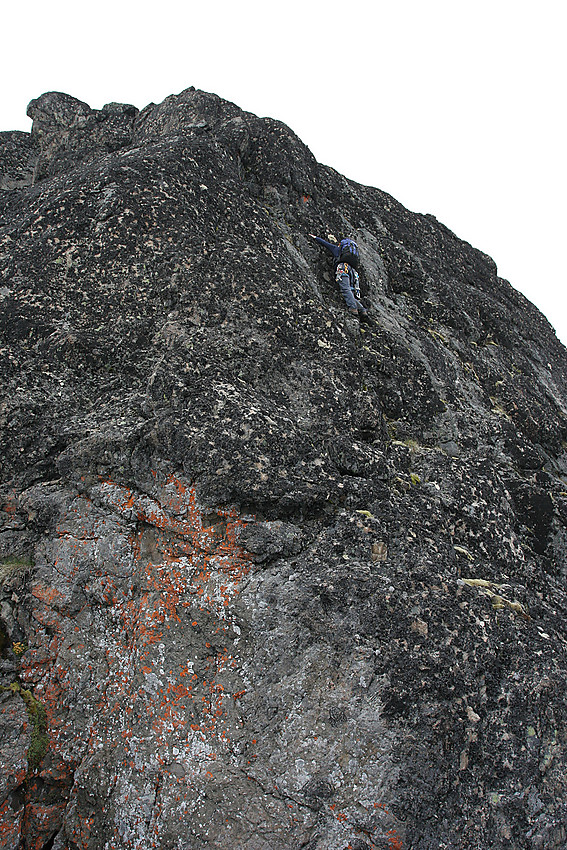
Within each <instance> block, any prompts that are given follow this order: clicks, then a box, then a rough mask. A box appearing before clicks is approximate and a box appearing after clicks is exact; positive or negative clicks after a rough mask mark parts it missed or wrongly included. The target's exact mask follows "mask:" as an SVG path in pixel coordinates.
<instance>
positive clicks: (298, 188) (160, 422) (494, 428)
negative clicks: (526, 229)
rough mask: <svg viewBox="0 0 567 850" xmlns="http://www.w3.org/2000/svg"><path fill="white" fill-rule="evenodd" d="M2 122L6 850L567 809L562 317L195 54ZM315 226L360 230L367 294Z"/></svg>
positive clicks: (324, 830) (547, 837) (338, 831)
mask: <svg viewBox="0 0 567 850" xmlns="http://www.w3.org/2000/svg"><path fill="white" fill-rule="evenodd" d="M28 114H29V115H30V116H31V117H32V118H33V129H32V132H31V134H30V136H28V135H26V134H25V133H3V134H1V136H0V186H1V187H2V189H3V190H4V191H2V192H0V270H1V275H2V279H1V281H0V299H1V301H0V304H1V318H0V333H1V341H0V345H1V353H2V370H1V374H0V380H1V383H2V398H1V407H0V440H1V457H2V484H1V490H0V508H1V510H0V557H1V561H0V563H1V565H2V566H1V568H0V569H1V572H0V578H1V580H2V590H1V598H0V603H1V609H0V615H1V624H2V628H1V637H2V659H1V662H0V672H1V683H0V684H1V689H0V709H1V713H0V725H1V732H2V735H1V741H2V743H1V745H0V757H1V758H2V761H3V769H2V772H1V777H2V779H1V782H0V796H1V800H0V836H1V837H2V846H3V847H5V848H7V850H16V848H33V850H41V848H43V849H44V850H48V848H51V849H52V850H79V848H81V850H87V849H88V850H111V848H129V850H130V848H131V849H132V850H133V849H134V848H144V850H146V848H151V847H156V848H161V850H212V848H215V850H218V848H227V850H228V848H230V850H233V849H234V848H238V850H290V848H297V850H299V848H303V850H347V848H351V850H369V849H370V850H392V849H393V850H401V848H403V850H409V848H416V850H417V848H419V850H426V848H427V850H439V848H470V850H486V848H487V847H490V848H497V850H500V848H502V850H504V848H516V849H517V850H519V848H529V850H550V848H556V850H559V848H564V847H565V846H566V842H567V831H566V823H567V804H566V800H567V779H566V776H567V773H566V767H567V759H566V733H567V729H566V719H567V707H566V703H565V686H566V682H567V665H566V647H567V630H566V627H565V614H566V611H567V593H566V589H565V583H566V578H567V560H566V553H567V443H566V441H567V378H566V375H567V352H566V350H565V348H563V346H562V345H561V344H560V343H559V342H558V341H557V339H556V337H555V335H554V333H553V330H552V329H551V327H550V326H549V324H548V323H547V321H546V320H545V319H544V318H543V317H542V316H541V315H540V313H539V312H538V311H537V310H536V308H535V307H533V306H532V305H531V304H530V303H529V302H528V301H527V300H526V299H525V298H523V297H522V296H521V295H520V294H518V293H517V292H516V291H515V290H514V289H513V288H512V287H511V286H510V285H509V284H508V283H507V282H506V281H504V280H502V279H500V278H499V277H498V276H497V272H496V267H495V265H494V263H493V262H492V260H491V259H490V258H489V257H487V256H485V255H484V254H482V253H480V252H479V251H477V250H475V249H474V248H472V247H471V246H470V245H468V244H467V243H466V242H463V241H462V240H460V239H458V238H457V237H456V236H455V235H454V234H452V233H451V232H450V231H449V230H447V229H446V228H445V227H444V226H443V225H441V224H440V223H438V222H437V221H436V220H435V219H434V218H433V217H432V216H423V215H415V214H413V213H410V212H408V211H407V210H405V209H404V208H403V207H402V206H401V205H400V204H398V203H397V202H396V201H395V200H394V199H393V198H391V197H389V196H388V195H386V194H384V193H383V192H381V191H379V190H377V189H373V188H368V187H365V186H360V185H358V184H355V183H353V182H351V181H349V180H347V179H345V178H344V177H342V176H341V175H339V174H337V173H336V172H335V171H333V170H332V169H330V168H328V167H325V166H322V165H319V164H318V163H317V162H316V161H315V159H314V158H313V156H312V155H311V153H310V152H309V150H308V149H307V148H306V147H305V146H304V145H303V144H302V143H301V141H300V140H299V139H298V138H297V137H296V136H295V135H294V134H293V133H292V132H291V131H290V130H289V129H288V128H287V127H285V126H284V125H283V124H281V123H279V122H277V121H273V120H270V119H259V118H256V117H255V116H253V115H250V114H248V113H245V112H242V111H241V110H240V109H238V108H237V107H236V106H234V105H233V104H230V103H227V102H225V101H222V100H221V99H219V98H218V97H216V96H214V95H210V94H206V93H203V92H199V91H195V90H194V89H188V90H187V91H184V92H182V93H181V94H180V95H178V96H174V97H170V98H168V99H167V100H166V101H164V103H162V104H160V105H155V104H151V105H150V106H148V107H146V108H145V109H144V110H142V111H141V112H139V113H138V112H137V110H136V109H135V108H134V107H131V106H128V105H122V104H109V105H107V106H105V107H104V108H103V109H102V110H99V111H95V110H91V109H90V108H89V107H88V106H87V105H86V104H84V103H82V102H80V101H77V100H75V99H74V98H71V97H69V96H68V95H63V94H59V93H49V94H45V95H42V96H41V97H40V98H38V99H37V100H35V101H33V102H32V103H31V104H30V106H29V113H28ZM310 232H313V233H318V234H320V235H322V236H327V234H334V235H335V236H337V237H340V236H343V235H351V236H354V237H355V238H356V240H357V241H358V243H359V246H360V248H361V253H362V257H363V271H362V286H363V299H365V300H366V302H367V303H368V304H369V306H370V307H371V314H372V316H373V319H374V324H373V326H372V327H370V328H368V329H367V328H362V329H361V328H360V327H359V325H358V322H357V321H356V320H353V319H352V318H351V317H350V316H349V315H348V314H347V313H346V311H345V309H344V305H343V304H342V303H341V298H340V295H339V293H338V291H337V290H336V288H335V284H334V281H333V280H332V274H330V272H332V269H330V267H329V263H328V260H327V258H326V257H325V256H323V254H322V253H321V251H320V250H319V249H318V247H317V245H316V244H315V243H314V242H313V240H311V239H310V238H309V237H308V234H309V233H310Z"/></svg>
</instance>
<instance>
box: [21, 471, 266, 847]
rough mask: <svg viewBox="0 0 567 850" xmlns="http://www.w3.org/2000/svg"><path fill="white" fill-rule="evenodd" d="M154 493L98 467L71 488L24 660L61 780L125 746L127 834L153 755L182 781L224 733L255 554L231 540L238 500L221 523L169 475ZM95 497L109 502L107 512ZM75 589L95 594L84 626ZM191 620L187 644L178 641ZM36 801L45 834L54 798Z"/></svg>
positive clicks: (82, 831) (206, 759)
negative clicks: (236, 618) (92, 484)
mask: <svg viewBox="0 0 567 850" xmlns="http://www.w3.org/2000/svg"><path fill="white" fill-rule="evenodd" d="M154 478H155V480H156V482H159V480H160V477H159V476H157V475H156V476H154ZM156 493H157V497H156V498H150V497H149V496H148V495H145V494H137V493H134V492H133V491H131V490H130V489H128V488H127V487H124V486H122V485H120V484H117V483H116V482H113V481H109V480H105V481H101V482H100V483H99V485H97V487H96V492H95V493H93V494H92V499H90V498H89V499H87V498H84V497H80V498H78V499H76V500H75V502H74V504H73V506H72V509H70V510H69V512H68V514H67V515H66V516H65V517H63V520H62V523H61V526H60V531H59V534H58V536H57V539H56V540H55V541H54V542H52V544H51V548H50V549H49V550H47V551H48V552H49V554H50V555H51V557H52V558H53V561H52V564H53V570H52V577H53V579H52V582H50V580H49V568H48V567H49V565H48V564H46V566H45V567H44V568H42V571H41V579H40V578H38V579H37V580H36V582H35V583H34V585H33V588H32V593H33V595H34V597H35V599H36V600H37V601H38V607H37V608H36V610H35V611H34V616H35V619H36V622H37V631H36V634H35V636H34V639H33V641H32V642H31V646H30V652H28V653H27V657H26V659H25V660H24V663H23V666H22V677H23V679H24V680H25V681H27V682H29V684H30V685H33V686H34V688H35V690H36V692H37V694H38V698H40V699H41V700H42V702H43V703H44V704H45V707H46V711H47V716H48V733H49V736H50V762H51V763H52V764H55V763H58V764H59V765H61V764H63V765H64V766H65V780H64V784H65V783H66V782H67V778H68V777H69V775H70V774H71V773H72V771H75V770H76V768H77V764H78V763H82V764H84V765H85V769H87V768H86V765H87V764H88V762H89V760H93V759H94V760H95V762H96V760H97V759H98V758H99V755H98V754H99V752H100V751H101V750H102V751H104V750H105V749H106V748H109V747H111V748H113V749H118V750H119V751H121V752H122V753H123V758H118V757H117V758H116V764H118V765H120V767H118V770H119V771H121V778H120V783H121V787H124V788H125V789H126V788H128V789H129V790H128V795H129V800H130V802H129V805H128V811H129V812H131V815H129V817H131V819H132V820H131V823H130V827H129V829H131V830H132V834H134V833H136V834H138V833H139V831H140V830H141V829H142V824H145V822H146V818H145V816H142V815H141V814H135V812H136V811H138V810H140V811H141V809H143V804H142V802H141V801H142V797H140V799H139V801H138V802H137V803H135V804H134V803H133V802H132V801H136V800H138V797H139V795H142V796H143V794H145V793H146V792H143V791H142V788H143V787H145V783H146V781H149V777H150V776H152V775H154V773H155V771H156V770H157V769H159V770H164V769H166V767H167V765H168V764H169V763H170V762H172V761H175V764H176V765H178V767H177V768H176V770H177V771H178V772H179V773H180V774H181V776H177V777H176V783H178V782H179V780H180V779H181V778H182V777H185V779H184V780H183V781H185V782H189V781H191V778H192V777H195V776H197V775H199V774H200V773H201V772H202V771H203V770H205V768H206V765H207V764H209V763H210V762H211V761H212V760H214V759H215V758H216V755H217V753H218V752H221V751H224V752H226V751H227V748H228V747H229V746H230V740H231V736H232V728H231V723H232V721H231V718H230V713H231V711H233V710H234V709H233V708H232V706H234V701H233V698H232V694H234V693H235V692H238V690H239V689H238V687H237V684H238V681H237V680H236V679H235V672H234V671H235V667H236V666H237V664H236V661H235V659H234V656H233V649H232V648H231V647H232V644H231V640H233V639H234V637H235V635H236V634H237V632H238V630H235V631H234V632H233V631H232V629H231V625H232V619H231V617H232V614H231V606H232V605H233V603H234V601H235V599H236V597H237V595H238V592H239V584H240V582H241V581H242V579H243V578H244V577H245V576H246V575H247V573H248V572H249V570H250V566H251V561H250V558H249V556H248V555H247V554H246V553H245V552H244V551H243V550H242V549H241V548H240V547H239V546H238V543H237V540H236V535H237V530H238V528H239V527H241V526H242V525H244V524H245V523H244V521H243V520H241V519H240V518H239V516H238V514H237V512H236V511H234V510H230V509H224V510H218V511H217V516H218V518H219V522H218V523H216V524H215V523H211V522H210V511H209V513H208V514H207V520H205V514H204V512H203V511H202V510H201V509H200V507H199V506H198V504H197V499H196V495H195V492H194V489H193V488H192V487H190V486H189V485H188V484H186V483H184V482H182V481H181V480H179V479H178V478H175V477H173V476H169V477H168V478H166V479H165V480H164V482H163V484H162V486H161V487H158V486H157V484H156ZM97 506H102V507H103V508H104V509H105V510H106V512H107V516H106V519H104V521H103V517H102V516H101V513H100V509H99V507H97ZM108 509H110V510H111V516H112V517H114V518H115V520H113V521H112V522H111V521H109V519H108ZM113 522H114V525H113ZM219 529H221V530H222V534H221V532H219ZM115 549H116V550H118V551H119V557H120V561H119V563H118V562H117V561H116V558H117V557H118V555H117V556H116V557H115V556H114V555H113V552H114V550H115ZM134 588H135V590H134ZM78 594H79V596H80V594H83V595H85V594H86V595H87V596H89V595H90V596H92V597H93V598H94V599H95V600H98V607H97V609H96V613H95V614H93V613H92V610H91V611H90V612H89V614H88V626H87V628H86V630H84V631H83V630H81V629H80V628H79V629H78V628H77V623H76V622H75V620H74V619H73V618H72V617H68V616H66V615H65V613H63V612H66V609H67V607H68V606H71V608H72V606H73V601H72V600H73V599H74V598H76V597H77V595H78ZM75 616H77V617H78V618H80V614H75ZM93 620H96V622H93ZM85 622H86V623H87V621H85ZM200 624H202V626H203V628H200ZM187 629H189V630H190V634H191V641H190V646H191V647H192V652H193V654H194V657H187V655H186V652H185V654H184V653H183V651H182V650H181V649H180V647H182V646H183V645H184V643H186V640H185V638H186V632H187ZM201 634H202V635H203V637H202V638H201V637H200V635H201ZM213 635H214V636H215V640H217V638H218V643H217V644H216V645H215V644H213V643H212V640H211V636H213ZM79 647H80V648H79ZM197 670H198V671H199V675H197ZM235 685H236V687H235ZM83 689H84V690H85V693H86V694H87V696H86V697H85V700H84V704H85V706H88V705H89V704H90V706H91V708H90V709H87V710H86V712H85V713H84V714H83V715H80V716H77V713H76V711H73V705H74V703H76V700H77V698H79V699H81V694H82V690H83ZM241 690H242V687H241ZM243 692H244V691H243V690H242V693H243ZM47 773H49V767H48V768H47ZM46 775H47V774H46ZM146 777H147V779H146ZM59 778H60V779H61V776H60V777H59ZM68 784H71V783H68ZM75 784H76V786H77V783H75ZM74 793H79V792H78V791H76V790H75V792H74ZM179 805H182V803H181V802H180V803H179ZM30 806H31V804H30V805H29V806H28V809H27V811H26V817H27V818H28V820H29V819H32V818H33V819H34V824H35V826H34V833H35V834H37V835H39V836H41V837H42V838H43V839H44V840H46V830H45V829H44V828H43V827H42V826H41V825H40V823H39V821H40V820H42V821H43V822H45V824H48V822H49V826H50V829H51V830H52V832H53V829H54V828H55V827H54V824H56V822H58V819H60V817H61V812H60V811H59V810H55V809H53V811H51V810H50V811H49V812H48V811H47V810H45V811H44V812H40V809H39V808H37V806H36V808H35V809H32V808H31V807H30ZM83 806H84V801H83ZM140 807H141V809H140ZM40 815H41V817H40ZM83 821H84V822H83ZM29 822H30V823H31V820H29ZM46 828H47V827H46ZM144 828H145V827H144ZM89 831H90V828H89V823H88V818H86V819H85V818H83V819H82V820H81V822H79V821H78V820H77V822H75V825H74V827H73V828H72V829H71V827H69V835H70V837H72V839H73V840H74V841H75V843H76V844H77V846H79V847H86V846H88V842H89ZM116 840H117V842H118V843H120V842H121V841H122V839H119V836H118V835H117V836H116ZM121 846H137V845H135V844H132V845H131V844H130V843H128V842H122V843H121ZM148 846H151V843H150V845H148Z"/></svg>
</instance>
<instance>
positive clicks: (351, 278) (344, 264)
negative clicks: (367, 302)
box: [309, 233, 371, 324]
mask: <svg viewBox="0 0 567 850" xmlns="http://www.w3.org/2000/svg"><path fill="white" fill-rule="evenodd" d="M309 235H310V236H311V238H312V239H314V240H315V241H316V242H318V243H319V245H322V246H323V248H326V249H327V251H330V253H331V254H332V255H333V257H334V261H335V279H336V281H337V283H338V285H339V289H340V290H341V293H342V295H343V298H344V299H345V302H346V305H347V307H348V311H349V313H350V314H351V315H352V316H357V317H358V319H359V321H361V322H365V323H367V324H370V323H371V320H370V318H369V316H368V310H367V309H366V307H365V306H364V304H363V303H362V301H361V300H360V282H359V278H358V271H357V268H358V264H359V261H360V255H359V253H358V246H357V244H356V242H355V241H354V240H353V239H341V241H340V244H339V245H333V243H332V242H326V241H325V239H321V237H320V236H315V235H314V234H313V233H310V234H309Z"/></svg>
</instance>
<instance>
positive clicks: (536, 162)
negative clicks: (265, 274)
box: [0, 0, 567, 344]
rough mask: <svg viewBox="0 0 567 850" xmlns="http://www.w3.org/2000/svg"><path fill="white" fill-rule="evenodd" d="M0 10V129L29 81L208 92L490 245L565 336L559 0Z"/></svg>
mask: <svg viewBox="0 0 567 850" xmlns="http://www.w3.org/2000/svg"><path fill="white" fill-rule="evenodd" d="M3 7H4V8H3V9H2V13H1V30H2V38H1V42H0V44H1V46H0V79H1V80H2V96H1V99H0V130H29V129H30V128H31V121H30V120H29V119H28V118H26V115H25V112H26V107H27V104H28V102H29V101H30V100H31V99H32V98H34V97H38V96H39V95H40V94H42V93H43V92H45V91H63V92H67V93H68V94H71V95H73V96H75V97H77V98H79V99H80V100H83V101H86V102H87V103H88V104H89V105H90V106H92V107H93V108H97V109H98V108H100V107H101V106H103V105H104V104H105V103H108V102H109V101H119V102H124V103H133V104H134V105H135V106H137V107H139V108H143V107H144V106H146V105H147V104H148V103H150V102H151V101H154V102H156V103H157V102H160V101H161V100H163V99H164V98H165V97H167V96H168V95H169V94H176V93H178V92H180V91H182V90H183V89H184V88H187V87H188V86H191V85H194V86H195V87H196V88H200V89H204V90H205V91H212V92H215V93H216V94H218V95H220V96H221V97H224V98H226V99H227V100H231V101H233V102H234V103H236V104H238V106H240V107H242V108H243V109H246V110H248V111H250V112H254V113H255V114H257V115H261V116H271V117H273V118H277V119H279V120H281V121H284V122H285V123H286V124H288V125H289V126H290V127H291V128H292V130H294V131H295V132H296V133H297V135H298V136H299V137H300V138H301V139H302V140H303V141H304V142H305V143H306V144H307V145H308V146H309V147H310V148H311V150H312V151H313V153H314V155H315V156H316V157H317V159H318V160H319V161H320V162H323V163H325V164H327V165H331V166H333V168H336V169H337V170H338V171H340V172H341V173H343V174H345V175H346V176H347V177H350V178H353V179H354V180H357V181H359V182H361V183H366V184H368V185H372V186H377V187H378V188H380V189H383V190H385V191H387V192H389V193H390V194H391V195H393V196H394V197H395V198H396V199H397V200H398V201H400V202H401V203H402V204H404V205H405V206H406V207H408V208H409V209H411V210H414V211H416V212H423V213H432V214H433V215H435V216H436V217H437V218H438V219H439V220H440V221H442V222H443V223H444V224H446V225H447V226H448V227H449V228H451V230H453V231H454V232H455V233H456V234H457V235H458V236H460V237H461V238H463V239H466V240H467V241H468V242H470V243H472V244H473V245H474V246H475V247H476V248H480V249H481V250H482V251H485V252H486V253H487V254H490V256H491V257H493V259H494V260H495V261H496V263H497V265H498V272H499V274H500V275H501V276H502V277H505V278H507V279H508V280H509V281H510V282H511V283H512V285H513V286H515V287H516V288H517V289H519V290H520V291H522V292H523V293H524V294H525V295H526V296H527V297H528V298H529V299H530V300H531V301H533V302H534V303H535V304H537V306H538V307H539V308H540V309H541V310H542V311H543V312H544V313H545V314H546V316H547V317H548V319H549V320H550V321H551V323H552V325H553V326H554V327H555V328H556V330H557V333H558V336H559V337H560V338H561V339H562V341H563V342H564V343H566V344H567V309H566V308H567V280H566V271H565V269H566V263H565V259H564V251H563V243H564V241H565V233H566V229H567V216H566V214H565V203H566V198H567V168H566V165H565V158H566V153H565V152H566V150H567V139H566V133H565V126H566V124H565V101H566V97H565V94H566V92H565V89H566V85H565V84H566V77H567V73H566V71H567V58H566V57H567V48H566V46H565V45H566V42H567V39H566V36H567V27H566V23H567V3H566V2H565V0H538V1H537V3H536V2H535V0H532V2H526V0H350V2H342V3H339V2H336V0H328V2H326V3H323V2H319V0H302V2H299V0H286V2H285V3H282V4H281V5H276V4H273V3H270V2H269V0H264V2H259V0H209V2H208V3H207V2H206V0H199V2H195V0H185V2H183V3H182V2H177V0H161V2H160V3H156V2H155V0H153V2H147V0H137V2H133V0H113V2H111V0H98V2H97V3H96V4H95V3H93V4H87V3H80V2H76V0H75V2H69V0H51V2H49V0H42V2H39V0H28V2H27V3H25V4H16V3H10V4H8V3H7V2H6V3H4V4H3Z"/></svg>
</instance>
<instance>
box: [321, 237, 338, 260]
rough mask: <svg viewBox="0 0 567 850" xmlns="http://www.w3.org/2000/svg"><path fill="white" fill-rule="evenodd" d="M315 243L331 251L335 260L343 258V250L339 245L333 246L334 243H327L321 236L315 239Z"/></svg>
mask: <svg viewBox="0 0 567 850" xmlns="http://www.w3.org/2000/svg"><path fill="white" fill-rule="evenodd" d="M315 242H318V243H319V245H322V246H323V248H326V249H327V250H328V251H330V252H331V254H332V255H333V257H334V258H335V260H338V259H339V257H340V256H341V249H340V246H339V245H333V243H332V242H326V241H325V240H324V239H321V237H320V236H316V237H315Z"/></svg>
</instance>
